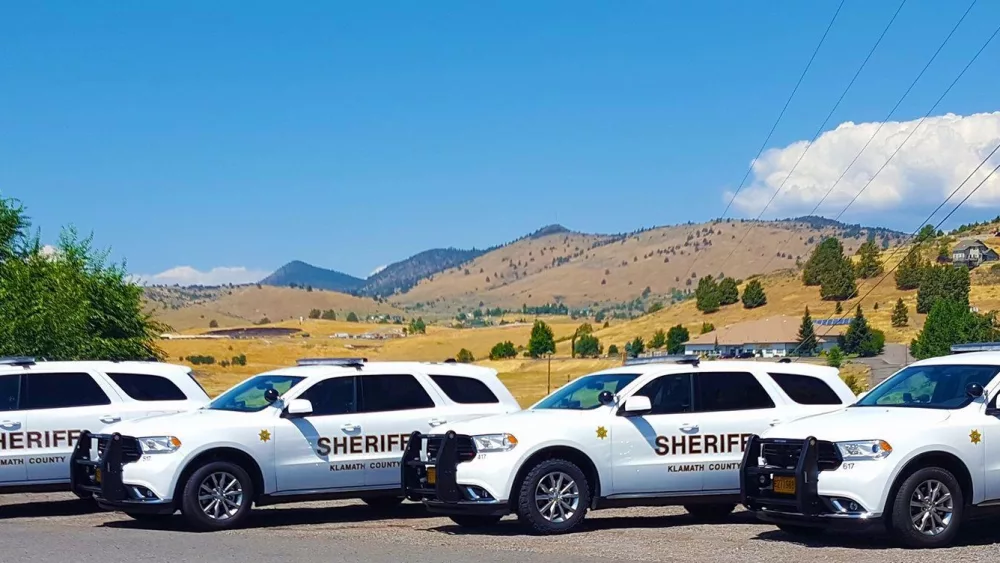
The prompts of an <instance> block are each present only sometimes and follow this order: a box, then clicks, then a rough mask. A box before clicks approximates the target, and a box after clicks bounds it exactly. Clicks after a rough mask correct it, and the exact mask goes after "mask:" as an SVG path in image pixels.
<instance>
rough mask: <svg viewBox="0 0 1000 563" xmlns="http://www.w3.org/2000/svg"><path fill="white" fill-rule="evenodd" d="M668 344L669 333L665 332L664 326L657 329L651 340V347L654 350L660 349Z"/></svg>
mask: <svg viewBox="0 0 1000 563" xmlns="http://www.w3.org/2000/svg"><path fill="white" fill-rule="evenodd" d="M666 345H667V333H666V332H663V329H662V328H658V329H656V332H654V333H653V338H652V339H651V340H650V341H649V347H650V348H652V349H653V350H659V349H660V348H663V347H664V346H666Z"/></svg>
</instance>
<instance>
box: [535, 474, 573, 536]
mask: <svg viewBox="0 0 1000 563" xmlns="http://www.w3.org/2000/svg"><path fill="white" fill-rule="evenodd" d="M579 507H580V488H579V487H578V486H577V484H576V481H574V480H573V478H572V477H570V476H569V475H567V474H565V473H563V472H561V471H556V472H553V473H549V474H546V475H545V476H544V477H542V478H541V479H540V480H539V481H538V486H537V487H536V488H535V508H537V509H538V513H539V514H541V515H542V518H545V519H546V520H548V521H549V522H553V523H556V524H559V523H562V522H566V521H567V520H569V519H570V518H572V517H573V515H574V514H576V512H577V510H578V509H579Z"/></svg>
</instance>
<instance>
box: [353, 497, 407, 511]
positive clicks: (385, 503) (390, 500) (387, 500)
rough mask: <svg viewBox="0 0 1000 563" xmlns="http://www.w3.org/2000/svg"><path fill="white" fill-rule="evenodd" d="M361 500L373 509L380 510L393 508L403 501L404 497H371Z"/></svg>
mask: <svg viewBox="0 0 1000 563" xmlns="http://www.w3.org/2000/svg"><path fill="white" fill-rule="evenodd" d="M361 500H363V501H364V502H365V504H367V505H368V506H370V507H371V508H372V510H377V511H379V512H381V511H383V510H392V509H393V508H396V507H397V506H399V505H400V504H402V503H403V497H369V498H363V499H361Z"/></svg>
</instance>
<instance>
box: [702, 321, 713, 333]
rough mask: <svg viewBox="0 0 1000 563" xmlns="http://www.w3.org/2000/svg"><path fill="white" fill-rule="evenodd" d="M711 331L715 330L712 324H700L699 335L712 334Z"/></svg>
mask: <svg viewBox="0 0 1000 563" xmlns="http://www.w3.org/2000/svg"><path fill="white" fill-rule="evenodd" d="M713 330H715V325H714V324H712V323H707V322H706V323H701V333H702V334H708V333H710V332H712V331H713Z"/></svg>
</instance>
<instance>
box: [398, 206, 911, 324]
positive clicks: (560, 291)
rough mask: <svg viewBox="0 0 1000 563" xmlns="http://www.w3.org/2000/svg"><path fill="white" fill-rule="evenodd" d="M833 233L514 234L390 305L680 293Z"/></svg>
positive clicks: (800, 252) (767, 227)
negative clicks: (532, 236)
mask: <svg viewBox="0 0 1000 563" xmlns="http://www.w3.org/2000/svg"><path fill="white" fill-rule="evenodd" d="M751 226H752V231H751V232H750V234H749V236H747V233H748V230H749V229H751ZM835 234H839V232H838V231H837V230H835V229H831V228H824V229H816V228H813V227H811V226H809V225H807V224H805V223H799V222H761V223H755V224H754V223H751V222H740V221H735V220H727V221H719V222H711V223H703V224H697V225H680V226H672V227H660V228H656V229H652V230H648V231H644V232H641V233H638V234H635V235H632V236H628V237H626V238H621V239H620V240H619V239H616V238H611V237H598V236H593V235H579V234H565V233H563V234H556V235H549V236H545V237H542V238H538V239H529V240H522V241H519V242H517V243H514V244H512V245H509V246H506V247H503V248H500V249H498V250H496V251H493V252H490V253H488V254H485V255H483V256H481V257H479V258H477V259H475V260H473V261H472V262H470V263H467V264H464V265H462V266H460V267H459V268H456V269H452V270H449V271H447V272H443V273H441V274H438V275H436V276H434V277H433V278H432V279H427V280H424V281H423V282H421V283H420V284H419V285H417V286H416V287H414V288H413V289H412V290H410V291H409V292H408V293H405V294H402V295H399V296H397V297H396V298H395V302H396V303H398V304H399V305H400V306H403V307H408V308H412V307H415V306H417V307H420V308H422V309H424V310H428V309H435V310H447V311H448V312H453V311H457V310H458V309H459V308H462V307H465V308H470V307H477V306H479V304H480V302H482V303H483V304H485V305H486V306H487V307H497V306H499V307H502V308H510V309H519V308H520V307H521V306H522V305H524V304H527V305H529V306H530V305H542V304H545V303H555V302H561V303H565V304H567V305H568V306H571V307H589V306H604V305H609V304H614V303H622V302H626V301H631V300H633V299H635V298H636V297H638V296H639V295H641V294H642V292H643V291H644V290H645V288H647V287H648V288H649V289H650V291H651V292H652V294H653V295H660V296H667V295H669V294H670V293H671V291H672V290H674V289H677V290H680V291H684V290H686V289H689V288H693V287H695V286H696V285H697V279H698V278H699V277H701V276H704V275H708V274H711V275H719V274H720V273H725V274H726V275H728V276H734V277H737V278H740V277H746V276H749V275H752V274H759V273H768V272H773V271H778V270H782V269H787V268H793V267H795V266H796V263H797V262H798V261H800V260H801V261H804V260H806V258H807V257H808V255H809V253H810V252H811V250H812V248H813V246H815V245H816V244H818V243H819V241H820V240H822V238H823V237H825V236H831V235H835ZM744 237H745V239H744ZM741 240H743V242H742V244H740V241H741ZM864 240H865V236H864V235H863V234H858V236H857V237H856V238H847V239H845V240H844V246H845V252H847V253H853V252H854V251H856V250H857V248H858V247H859V246H860V245H861V243H862V242H864ZM893 242H894V243H895V242H896V241H893ZM734 250H735V252H734Z"/></svg>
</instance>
